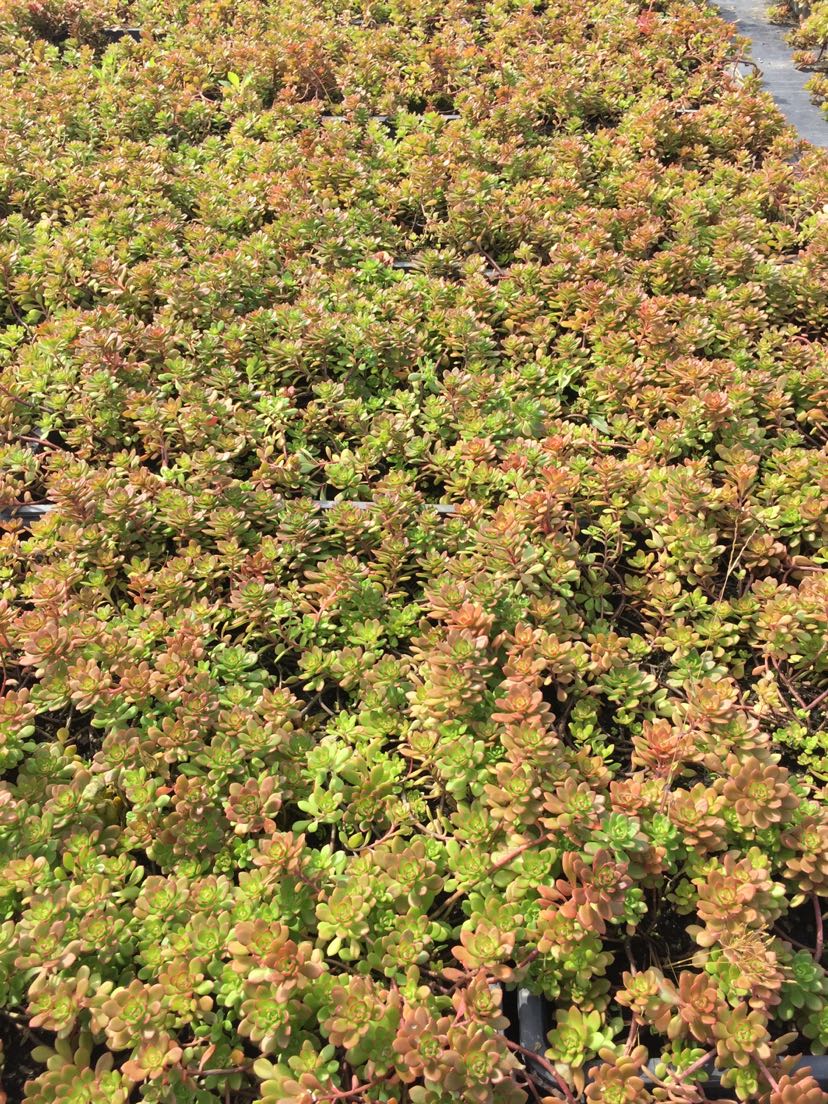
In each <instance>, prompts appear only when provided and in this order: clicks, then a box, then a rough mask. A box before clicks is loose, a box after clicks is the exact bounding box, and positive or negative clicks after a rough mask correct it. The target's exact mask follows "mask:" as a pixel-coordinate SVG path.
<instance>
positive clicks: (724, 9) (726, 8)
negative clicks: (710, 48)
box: [715, 0, 828, 148]
mask: <svg viewBox="0 0 828 1104" xmlns="http://www.w3.org/2000/svg"><path fill="white" fill-rule="evenodd" d="M768 3H770V0H720V2H716V3H715V7H716V8H717V9H718V11H719V12H720V14H721V15H722V16H723V18H725V19H726V20H727V21H728V22H729V23H733V24H734V25H735V27H736V29H737V31H738V32H739V34H743V35H746V36H747V37H748V38H749V39H750V40H751V54H752V56H753V60H754V61H755V62H756V64H757V65H758V66H759V68H760V69H761V70H762V83H763V85H764V87H765V89H766V90H767V91H768V92H770V94H771V95H772V96H773V98H774V100H775V101H776V104H777V106H778V108H779V110H780V111H781V112H782V114H783V115H784V116H785V118H786V119H787V120H788V122H789V123H790V124H791V125H792V126H795V127H796V129H797V130H798V131H799V135H800V137H801V138H804V139H805V140H806V141H808V142H811V143H812V144H813V145H815V146H822V147H824V148H828V118H826V116H825V115H823V113H822V111H821V110H820V109H819V107H817V106H816V104H813V103H811V97H810V93H808V92H807V91H806V90H805V82H806V81H807V80H808V78H809V77H810V75H811V74H810V73H804V72H801V71H800V70H799V69H796V68H795V67H794V64H793V51H792V49H791V47H790V46H789V45H788V44H787V42H786V41H785V35H786V34H787V33H788V31H789V30H790V28H788V27H777V26H774V25H773V24H772V23H769V22H768V20H767V15H766V12H767V6H768Z"/></svg>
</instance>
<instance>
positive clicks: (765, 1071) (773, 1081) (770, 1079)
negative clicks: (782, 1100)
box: [753, 1054, 779, 1092]
mask: <svg viewBox="0 0 828 1104" xmlns="http://www.w3.org/2000/svg"><path fill="white" fill-rule="evenodd" d="M753 1061H754V1062H755V1063H756V1065H757V1066H758V1067H759V1069H760V1070H761V1071H762V1076H763V1077H764V1079H765V1080H766V1081H767V1083H768V1084H769V1085H770V1087H771V1088H772V1089H773V1091H774V1092H779V1082H778V1081H777V1080H776V1078H775V1077H774V1076H773V1074H772V1073H771V1071H770V1070H769V1069H768V1067H767V1066H766V1065H765V1063H764V1062H763V1061H762V1059H761V1058H760V1057H759V1055H758V1054H754V1055H753Z"/></svg>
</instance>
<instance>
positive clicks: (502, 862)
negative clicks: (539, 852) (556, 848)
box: [434, 834, 549, 920]
mask: <svg viewBox="0 0 828 1104" xmlns="http://www.w3.org/2000/svg"><path fill="white" fill-rule="evenodd" d="M548 839H549V836H548V835H547V834H544V835H542V836H538V838H537V839H533V840H526V841H525V842H524V843H521V844H520V845H519V846H518V847H515V848H513V849H512V850H511V851H510V852H509V853H508V855H504V857H503V858H502V859H498V861H497V862H496V863H494V864H493V865H492V866H490V867H489V870H488V873H487V874H486V877H487V878H488V877H489V876H490V875H492V874H494V873H495V872H496V871H498V870H500V869H501V868H502V867H504V866H508V865H509V863H510V862H512V860H513V859H516V858H517V857H518V855H522V854H523V852H524V851H528V850H529V848H530V847H537V846H538V844H539V843H546V841H547V840H548ZM467 892H468V890H467V889H457V890H455V891H454V893H452V895H451V896H450V897H447V898H446V900H445V901H443V903H442V905H441V906H440V907H439V909H438V910H437V912H436V913H435V914H434V918H435V920H436V919H439V918H440V917H441V916H445V915H446V913H448V912H450V911H451V908H452V906H453V905H455V904H456V903H457V902H458V901H459V900H460V898H461V897H463V896H464V895H465V894H466V893H467Z"/></svg>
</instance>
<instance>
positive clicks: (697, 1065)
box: [672, 1050, 716, 1081]
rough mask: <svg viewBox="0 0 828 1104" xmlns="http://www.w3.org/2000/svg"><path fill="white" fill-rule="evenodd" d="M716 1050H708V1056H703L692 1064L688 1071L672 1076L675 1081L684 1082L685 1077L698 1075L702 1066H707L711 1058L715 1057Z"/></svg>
mask: <svg viewBox="0 0 828 1104" xmlns="http://www.w3.org/2000/svg"><path fill="white" fill-rule="evenodd" d="M715 1054H716V1051H715V1050H708V1051H707V1053H706V1054H703V1055H702V1056H701V1058H697V1059H696V1060H695V1062H691V1063H690V1065H689V1066H688V1067H687V1069H686V1070H682V1071H681V1073H678V1074H672V1077H673V1080H674V1081H683V1080H684V1079H685V1077H690V1076H692V1074H694V1073H697V1072H698V1071H699V1070H700V1069H701V1068H702V1066H706V1065H707V1063H708V1062H709V1061H710V1059H711V1058H713V1057H715Z"/></svg>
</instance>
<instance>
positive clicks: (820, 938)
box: [812, 893, 825, 962]
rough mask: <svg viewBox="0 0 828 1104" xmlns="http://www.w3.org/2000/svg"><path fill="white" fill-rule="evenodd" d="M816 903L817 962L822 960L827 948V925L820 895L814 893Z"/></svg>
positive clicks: (815, 953)
mask: <svg viewBox="0 0 828 1104" xmlns="http://www.w3.org/2000/svg"><path fill="white" fill-rule="evenodd" d="M812 901H813V903H814V919H815V920H816V946H815V947H814V958H815V959H816V960H817V962H822V954H823V951H824V950H825V926H824V920H823V918H822V909H821V908H820V907H819V897H817V895H816V894H815V893H814V894H813V897H812Z"/></svg>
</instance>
